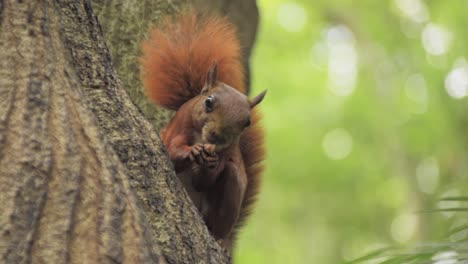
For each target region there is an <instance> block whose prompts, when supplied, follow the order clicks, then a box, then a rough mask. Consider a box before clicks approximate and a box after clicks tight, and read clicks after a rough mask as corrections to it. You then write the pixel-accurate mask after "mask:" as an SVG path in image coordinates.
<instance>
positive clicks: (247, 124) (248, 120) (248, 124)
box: [244, 117, 250, 127]
mask: <svg viewBox="0 0 468 264" xmlns="http://www.w3.org/2000/svg"><path fill="white" fill-rule="evenodd" d="M244 126H245V127H248V126H250V117H249V118H247V121H245V124H244Z"/></svg>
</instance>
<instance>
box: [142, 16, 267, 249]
mask: <svg viewBox="0 0 468 264" xmlns="http://www.w3.org/2000/svg"><path fill="white" fill-rule="evenodd" d="M142 49H143V55H142V57H141V59H140V61H141V68H142V69H141V71H142V75H141V77H142V81H143V85H144V88H145V92H146V94H147V95H148V96H149V97H150V98H151V99H152V100H153V101H154V102H155V103H156V104H158V105H160V106H162V107H165V108H168V109H172V110H178V109H179V108H180V106H181V105H183V104H184V103H185V102H187V101H188V100H190V99H191V98H193V97H195V96H198V95H199V94H200V92H201V89H202V88H203V85H204V83H205V78H206V73H207V72H208V71H209V69H210V67H212V65H213V64H214V63H217V66H218V76H217V80H218V81H220V82H223V83H226V84H228V85H229V86H231V87H234V88H235V89H237V90H239V91H241V92H243V93H245V87H244V75H243V69H242V64H241V63H240V45H239V41H238V40H237V37H236V33H235V30H234V27H233V26H232V25H231V24H230V23H229V22H228V21H227V20H226V19H225V18H219V17H202V18H200V16H198V15H195V14H193V13H191V14H188V15H187V14H185V15H182V16H180V17H177V18H175V19H173V20H166V21H165V22H164V23H163V24H162V25H161V26H160V27H155V28H153V29H152V30H151V31H150V35H149V39H148V40H146V41H145V42H144V43H143V45H142ZM179 114H182V115H186V114H185V113H182V111H181V112H180V113H179ZM259 120H260V115H259V114H258V111H256V110H255V109H254V110H253V111H252V113H251V121H252V123H251V126H250V127H248V128H247V129H245V130H244V132H243V134H242V135H241V138H240V142H239V147H240V151H241V155H242V158H243V160H244V166H245V170H246V174H247V187H246V191H245V194H244V199H243V201H242V207H241V211H240V214H239V218H238V220H237V223H236V225H235V228H234V230H233V232H232V233H231V235H230V237H229V240H230V241H229V242H228V243H229V244H231V245H232V244H233V242H234V241H233V240H235V238H236V234H237V232H238V230H239V228H240V227H241V226H242V225H243V224H244V223H245V220H246V218H247V216H248V215H249V214H250V213H251V211H252V208H253V204H254V202H255V200H256V195H257V193H258V192H259V187H260V184H261V174H262V172H263V166H262V160H263V159H264V156H265V151H264V138H263V129H262V128H261V126H260V125H259ZM172 134H174V133H166V136H167V135H172Z"/></svg>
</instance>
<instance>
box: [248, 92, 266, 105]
mask: <svg viewBox="0 0 468 264" xmlns="http://www.w3.org/2000/svg"><path fill="white" fill-rule="evenodd" d="M266 93H267V90H263V92H261V93H260V94H259V95H257V96H255V97H254V98H253V99H252V100H250V108H254V107H255V106H256V105H258V104H259V103H260V102H261V101H262V100H263V98H264V97H265V94H266Z"/></svg>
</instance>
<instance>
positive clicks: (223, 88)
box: [192, 64, 266, 151]
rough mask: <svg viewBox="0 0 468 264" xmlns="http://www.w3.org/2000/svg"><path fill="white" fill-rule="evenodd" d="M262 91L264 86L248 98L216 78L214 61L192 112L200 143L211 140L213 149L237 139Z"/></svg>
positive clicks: (220, 148)
mask: <svg viewBox="0 0 468 264" xmlns="http://www.w3.org/2000/svg"><path fill="white" fill-rule="evenodd" d="M265 94H266V90H265V91H263V92H261V93H260V94H259V95H257V96H256V97H254V98H253V99H249V98H247V96H245V95H244V94H243V93H241V92H239V91H237V90H236V89H234V88H232V87H231V86H229V85H227V84H225V83H222V82H218V81H217V66H216V64H215V65H214V66H213V67H212V68H211V69H210V70H209V72H208V75H207V77H206V81H205V84H204V87H203V89H202V91H201V93H200V95H199V96H197V97H198V102H197V104H196V106H195V109H194V111H193V113H192V115H193V119H192V120H193V121H194V125H195V127H196V128H197V130H198V131H200V132H201V138H202V141H203V143H208V144H213V145H215V146H216V148H215V151H220V150H222V149H225V148H227V147H229V146H230V145H231V144H233V143H235V142H237V140H238V139H239V137H240V135H241V134H242V132H243V131H244V129H246V128H247V127H248V126H250V122H251V121H250V112H251V110H252V108H254V107H255V106H256V105H258V104H259V103H260V102H261V101H262V100H263V97H264V96H265Z"/></svg>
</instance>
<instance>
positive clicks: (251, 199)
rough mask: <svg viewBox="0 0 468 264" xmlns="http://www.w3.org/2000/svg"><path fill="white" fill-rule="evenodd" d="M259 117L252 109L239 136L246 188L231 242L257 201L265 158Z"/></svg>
mask: <svg viewBox="0 0 468 264" xmlns="http://www.w3.org/2000/svg"><path fill="white" fill-rule="evenodd" d="M260 119H261V117H260V114H259V113H258V112H257V110H256V109H254V110H253V111H252V125H251V126H250V127H248V128H247V129H246V130H245V131H244V133H242V136H241V138H240V150H241V154H242V158H243V159H244V165H245V171H246V173H247V189H246V190H245V194H244V200H243V201H242V208H241V211H240V215H239V219H238V220H237V224H236V226H235V227H234V230H233V232H232V234H231V241H232V243H234V242H235V240H236V236H237V234H238V232H239V229H240V228H241V227H242V226H243V225H244V224H245V221H246V220H247V217H248V216H249V215H250V214H251V213H252V210H253V208H254V205H255V202H256V201H257V194H258V193H259V192H260V185H261V183H262V173H263V160H264V159H265V145H264V132H263V128H262V126H261V125H260V122H259V121H260ZM233 246H234V245H233Z"/></svg>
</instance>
